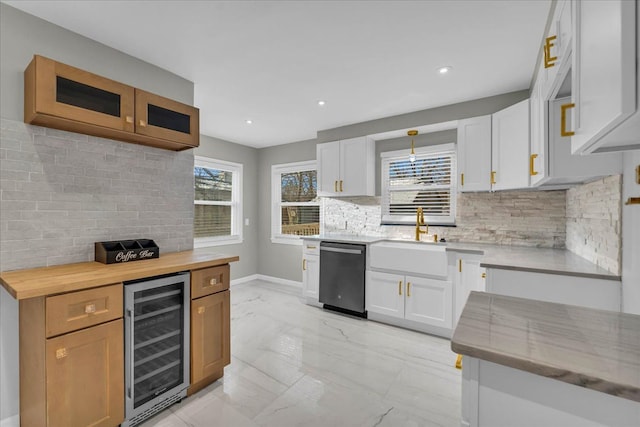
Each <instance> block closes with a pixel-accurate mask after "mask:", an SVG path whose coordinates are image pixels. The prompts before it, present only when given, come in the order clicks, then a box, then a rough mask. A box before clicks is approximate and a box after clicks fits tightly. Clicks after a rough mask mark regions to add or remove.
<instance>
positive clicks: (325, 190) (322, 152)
mask: <svg viewBox="0 0 640 427" xmlns="http://www.w3.org/2000/svg"><path fill="white" fill-rule="evenodd" d="M316 159H317V161H318V195H319V196H335V195H337V194H338V190H339V188H338V183H339V181H340V141H334V142H327V143H324V144H318V145H316Z"/></svg>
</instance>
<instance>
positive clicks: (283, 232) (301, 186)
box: [271, 161, 320, 244]
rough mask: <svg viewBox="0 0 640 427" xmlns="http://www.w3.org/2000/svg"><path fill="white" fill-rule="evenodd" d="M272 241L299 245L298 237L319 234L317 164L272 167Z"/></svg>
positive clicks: (303, 163)
mask: <svg viewBox="0 0 640 427" xmlns="http://www.w3.org/2000/svg"><path fill="white" fill-rule="evenodd" d="M271 184H272V192H271V197H272V199H271V200H272V204H273V208H272V211H271V224H272V225H271V241H272V242H274V243H289V244H301V243H302V241H301V240H300V239H299V238H298V237H297V236H311V235H314V234H319V233H320V202H319V200H318V195H317V190H318V181H317V178H316V162H315V161H310V162H299V163H287V164H282V165H273V166H272V167H271Z"/></svg>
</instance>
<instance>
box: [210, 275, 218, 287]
mask: <svg viewBox="0 0 640 427" xmlns="http://www.w3.org/2000/svg"><path fill="white" fill-rule="evenodd" d="M217 284H218V279H216V278H215V277H214V278H212V279H211V280H209V285H211V286H213V285H217Z"/></svg>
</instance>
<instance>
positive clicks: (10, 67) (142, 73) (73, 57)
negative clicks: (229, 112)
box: [0, 3, 193, 120]
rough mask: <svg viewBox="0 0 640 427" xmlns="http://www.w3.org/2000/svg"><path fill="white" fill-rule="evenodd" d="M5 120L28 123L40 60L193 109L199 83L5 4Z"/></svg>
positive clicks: (1, 18) (1, 88)
mask: <svg viewBox="0 0 640 427" xmlns="http://www.w3.org/2000/svg"><path fill="white" fill-rule="evenodd" d="M0 52H2V61H0V93H2V97H1V100H0V114H1V115H2V117H3V118H5V119H14V120H22V119H23V103H24V100H23V78H22V76H23V72H24V69H25V68H27V65H29V62H31V59H32V58H33V55H35V54H38V55H42V56H46V57H48V58H51V59H54V60H56V61H59V62H63V63H65V64H68V65H72V66H74V67H78V68H81V69H83V70H87V71H91V72H93V73H96V74H99V75H101V76H104V77H108V78H110V79H113V80H116V81H119V82H122V83H126V84H128V85H131V86H134V87H137V88H140V89H144V90H147V91H149V92H153V93H156V94H158V95H162V96H166V97H168V98H172V99H175V100H177V101H180V102H184V103H186V104H193V83H192V82H190V81H189V80H186V79H183V78H182V77H179V76H177V75H175V74H173V73H170V72H169V71H166V70H163V69H161V68H158V67H156V66H155V65H151V64H149V63H147V62H144V61H141V60H140V59H137V58H134V57H133V56H129V55H126V54H124V53H122V52H120V51H118V50H115V49H112V48H110V47H107V46H105V45H103V44H101V43H98V42H96V41H94V40H91V39H88V38H86V37H83V36H80V35H79V34H76V33H73V32H71V31H69V30H66V29H64V28H62V27H59V26H57V25H54V24H52V23H50V22H47V21H44V20H42V19H40V18H37V17H35V16H33V15H29V14H27V13H24V12H22V11H20V10H18V9H15V8H13V7H11V6H7V5H6V4H4V3H0Z"/></svg>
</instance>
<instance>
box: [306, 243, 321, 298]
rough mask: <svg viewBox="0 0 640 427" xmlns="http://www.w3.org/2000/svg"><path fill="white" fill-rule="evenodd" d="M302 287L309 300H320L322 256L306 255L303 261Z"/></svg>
mask: <svg viewBox="0 0 640 427" xmlns="http://www.w3.org/2000/svg"><path fill="white" fill-rule="evenodd" d="M302 263H303V265H302V285H303V286H302V288H303V292H304V297H305V298H306V299H307V301H308V302H315V303H317V302H318V290H319V288H320V257H319V256H318V255H304V258H303V261H302Z"/></svg>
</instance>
